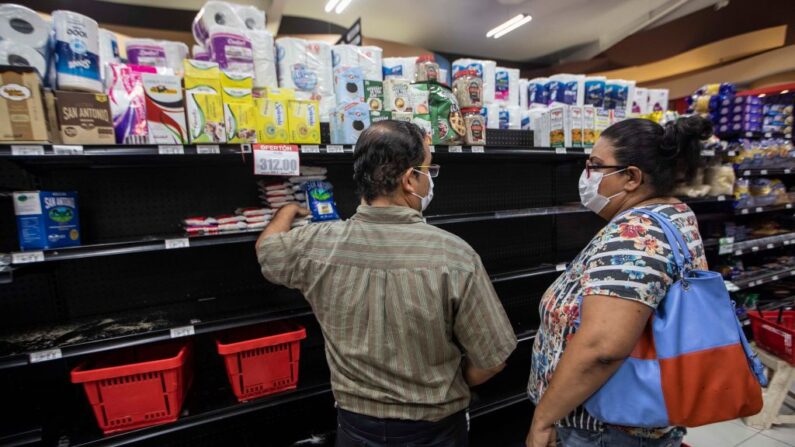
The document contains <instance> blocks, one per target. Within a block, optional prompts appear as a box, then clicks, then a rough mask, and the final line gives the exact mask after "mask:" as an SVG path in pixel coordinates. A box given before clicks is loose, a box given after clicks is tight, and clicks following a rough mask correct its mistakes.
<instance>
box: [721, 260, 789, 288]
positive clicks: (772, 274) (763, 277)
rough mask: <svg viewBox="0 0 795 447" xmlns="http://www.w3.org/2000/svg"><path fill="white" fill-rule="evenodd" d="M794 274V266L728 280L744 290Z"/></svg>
mask: <svg viewBox="0 0 795 447" xmlns="http://www.w3.org/2000/svg"><path fill="white" fill-rule="evenodd" d="M794 276H795V266H793V267H788V268H786V269H781V270H773V271H767V272H763V273H760V274H758V275H754V276H753V277H750V278H743V279H738V280H733V281H728V282H729V283H731V284H733V285H734V286H735V287H737V289H738V290H745V289H750V288H753V287H757V286H761V285H762V284H768V283H771V282H776V281H781V280H782V279H787V278H791V277H794ZM730 290H731V289H730Z"/></svg>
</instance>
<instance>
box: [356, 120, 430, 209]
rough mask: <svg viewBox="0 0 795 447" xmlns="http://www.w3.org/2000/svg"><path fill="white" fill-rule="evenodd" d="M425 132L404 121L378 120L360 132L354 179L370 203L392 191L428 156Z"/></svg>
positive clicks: (357, 188)
mask: <svg viewBox="0 0 795 447" xmlns="http://www.w3.org/2000/svg"><path fill="white" fill-rule="evenodd" d="M424 140H425V133H424V132H423V130H422V129H421V128H420V127H419V126H417V125H416V124H413V123H409V122H405V121H393V120H386V121H379V122H377V123H374V124H373V125H372V126H370V127H369V128H367V129H366V130H365V131H364V132H362V133H361V135H359V140H358V141H357V142H356V148H355V149H354V151H353V181H354V183H356V192H357V193H358V194H359V196H360V197H362V198H364V200H365V201H366V202H367V203H370V202H372V201H373V199H375V198H376V197H379V196H387V195H390V194H392V193H393V192H394V191H395V189H397V187H398V185H399V184H400V177H401V176H402V175H403V174H404V173H405V172H406V170H407V169H409V168H410V167H412V166H419V165H421V164H422V161H423V160H424V159H425V149H424V146H423V142H424Z"/></svg>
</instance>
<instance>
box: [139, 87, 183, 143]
mask: <svg viewBox="0 0 795 447" xmlns="http://www.w3.org/2000/svg"><path fill="white" fill-rule="evenodd" d="M141 79H142V80H143V83H144V93H145V94H146V125H147V127H148V128H149V143H150V144H185V143H187V142H188V129H187V126H186V125H185V104H184V102H183V101H182V80H181V79H180V77H179V76H172V75H161V74H151V73H143V74H142V75H141Z"/></svg>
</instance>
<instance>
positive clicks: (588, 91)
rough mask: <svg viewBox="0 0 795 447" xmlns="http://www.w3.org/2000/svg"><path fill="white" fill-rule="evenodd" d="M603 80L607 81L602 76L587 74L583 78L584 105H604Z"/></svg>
mask: <svg viewBox="0 0 795 447" xmlns="http://www.w3.org/2000/svg"><path fill="white" fill-rule="evenodd" d="M605 82H607V78H606V77H604V76H588V77H586V78H585V98H584V101H585V105H592V106H595V107H602V105H604V100H605Z"/></svg>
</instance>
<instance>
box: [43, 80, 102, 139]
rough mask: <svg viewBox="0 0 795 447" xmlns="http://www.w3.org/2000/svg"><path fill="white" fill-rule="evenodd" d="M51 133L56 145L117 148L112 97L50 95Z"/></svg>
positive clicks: (70, 93)
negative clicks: (91, 145)
mask: <svg viewBox="0 0 795 447" xmlns="http://www.w3.org/2000/svg"><path fill="white" fill-rule="evenodd" d="M45 97H46V98H47V106H48V108H49V111H50V112H52V113H51V114H50V116H51V119H50V131H51V136H52V140H53V143H56V144H113V143H114V142H115V141H116V137H115V135H114V133H113V117H112V116H111V113H110V103H109V101H108V95H105V94H103V93H83V92H67V91H60V90H59V91H56V92H49V91H48V92H46V94H45Z"/></svg>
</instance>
